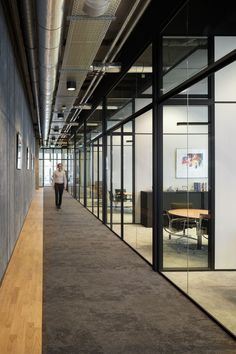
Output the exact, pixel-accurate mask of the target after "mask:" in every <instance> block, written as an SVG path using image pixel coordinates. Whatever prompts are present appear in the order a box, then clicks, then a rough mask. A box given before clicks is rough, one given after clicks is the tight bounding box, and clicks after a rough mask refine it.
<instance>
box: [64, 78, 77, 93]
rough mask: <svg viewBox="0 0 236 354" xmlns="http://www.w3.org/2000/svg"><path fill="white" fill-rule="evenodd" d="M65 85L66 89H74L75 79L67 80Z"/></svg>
mask: <svg viewBox="0 0 236 354" xmlns="http://www.w3.org/2000/svg"><path fill="white" fill-rule="evenodd" d="M66 87H67V90H68V91H75V89H76V82H75V81H72V80H71V81H67V83H66Z"/></svg>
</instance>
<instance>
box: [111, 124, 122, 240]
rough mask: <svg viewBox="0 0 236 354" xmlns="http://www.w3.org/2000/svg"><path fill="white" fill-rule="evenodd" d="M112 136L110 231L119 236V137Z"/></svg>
mask: <svg viewBox="0 0 236 354" xmlns="http://www.w3.org/2000/svg"><path fill="white" fill-rule="evenodd" d="M115 134H116V131H115V132H114V133H113V134H112V229H113V230H114V231H115V233H116V234H117V235H119V236H121V136H120V134H118V135H115Z"/></svg>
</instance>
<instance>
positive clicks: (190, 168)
mask: <svg viewBox="0 0 236 354" xmlns="http://www.w3.org/2000/svg"><path fill="white" fill-rule="evenodd" d="M207 176H208V155H207V150H206V149H176V178H207Z"/></svg>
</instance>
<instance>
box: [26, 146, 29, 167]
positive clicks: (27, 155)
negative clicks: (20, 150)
mask: <svg viewBox="0 0 236 354" xmlns="http://www.w3.org/2000/svg"><path fill="white" fill-rule="evenodd" d="M26 168H27V170H29V168H30V153H29V148H28V146H27V148H26Z"/></svg>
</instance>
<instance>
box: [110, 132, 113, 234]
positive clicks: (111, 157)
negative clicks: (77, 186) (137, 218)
mask: <svg viewBox="0 0 236 354" xmlns="http://www.w3.org/2000/svg"><path fill="white" fill-rule="evenodd" d="M112 152H113V138H112V134H111V135H110V167H111V170H110V190H111V195H110V200H111V202H110V208H111V209H110V227H111V229H112V228H113V183H112V182H113V154H112Z"/></svg>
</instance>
